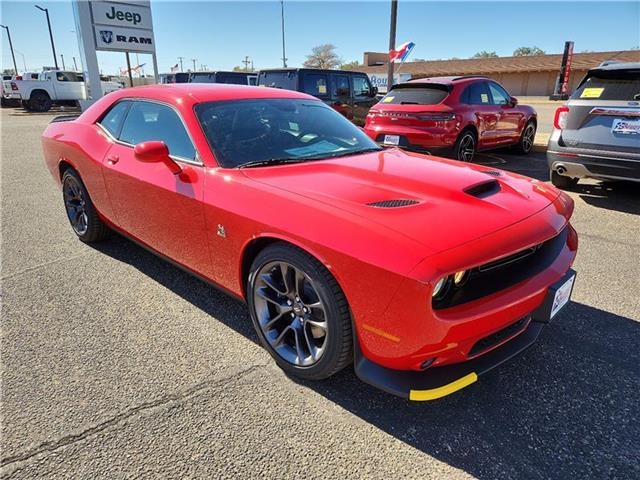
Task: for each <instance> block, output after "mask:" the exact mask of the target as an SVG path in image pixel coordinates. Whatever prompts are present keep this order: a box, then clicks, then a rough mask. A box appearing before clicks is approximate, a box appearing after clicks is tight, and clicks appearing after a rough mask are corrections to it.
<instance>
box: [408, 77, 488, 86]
mask: <svg viewBox="0 0 640 480" xmlns="http://www.w3.org/2000/svg"><path fill="white" fill-rule="evenodd" d="M487 78H488V77H485V76H484V75H462V76H455V77H453V76H451V77H425V78H416V79H414V80H409V81H408V82H406V83H441V84H444V85H452V84H454V83H460V82H468V81H471V80H478V79H484V80H486V79H487Z"/></svg>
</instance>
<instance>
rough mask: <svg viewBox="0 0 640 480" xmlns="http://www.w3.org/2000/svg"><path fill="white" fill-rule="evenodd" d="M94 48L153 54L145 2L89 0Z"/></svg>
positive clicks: (149, 7)
mask: <svg viewBox="0 0 640 480" xmlns="http://www.w3.org/2000/svg"><path fill="white" fill-rule="evenodd" d="M90 5H91V14H92V17H93V19H92V20H93V21H92V23H93V33H94V37H95V44H96V50H110V51H116V52H139V53H155V51H156V45H155V39H154V37H153V22H152V20H151V6H150V3H149V2H148V1H143V2H135V1H133V0H132V1H131V2H128V3H125V2H117V1H114V2H102V1H93V2H90Z"/></svg>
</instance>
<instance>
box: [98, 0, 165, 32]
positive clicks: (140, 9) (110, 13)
mask: <svg viewBox="0 0 640 480" xmlns="http://www.w3.org/2000/svg"><path fill="white" fill-rule="evenodd" d="M131 3H132V4H126V3H112V2H91V10H92V12H93V23H94V24H96V25H114V26H116V27H136V28H145V29H147V30H151V29H152V28H153V27H152V25H151V8H150V7H149V5H148V2H147V3H146V4H144V3H140V4H138V5H135V4H133V3H134V2H131Z"/></svg>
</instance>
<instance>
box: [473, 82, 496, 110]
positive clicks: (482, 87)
mask: <svg viewBox="0 0 640 480" xmlns="http://www.w3.org/2000/svg"><path fill="white" fill-rule="evenodd" d="M469 105H491V100H490V99H489V89H488V88H487V84H486V83H485V82H476V83H473V84H471V85H470V86H469Z"/></svg>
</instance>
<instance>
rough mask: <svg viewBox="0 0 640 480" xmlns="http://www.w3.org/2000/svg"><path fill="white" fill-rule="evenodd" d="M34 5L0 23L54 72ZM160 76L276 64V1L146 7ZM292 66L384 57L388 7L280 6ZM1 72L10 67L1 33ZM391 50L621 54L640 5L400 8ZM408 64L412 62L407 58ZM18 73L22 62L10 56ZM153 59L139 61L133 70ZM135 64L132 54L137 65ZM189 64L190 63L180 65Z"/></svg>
mask: <svg viewBox="0 0 640 480" xmlns="http://www.w3.org/2000/svg"><path fill="white" fill-rule="evenodd" d="M34 3H35V1H34V0H32V1H20V2H16V1H4V0H2V12H1V22H0V23H2V24H5V25H8V26H9V28H10V29H11V35H12V40H13V45H14V49H15V50H16V51H18V52H20V53H22V54H24V57H25V61H26V64H27V67H28V68H29V69H32V70H39V69H40V67H41V66H42V65H51V64H52V63H53V62H52V55H51V48H50V43H49V38H48V31H47V27H46V21H45V15H44V13H43V12H40V11H39V10H37V9H36V8H34V6H33V4H34ZM39 4H40V5H42V6H43V7H47V8H49V13H50V15H51V22H52V26H53V33H54V37H55V41H56V49H57V52H58V53H62V54H64V56H65V63H66V66H67V68H69V67H70V65H72V64H73V62H72V59H71V58H72V57H73V56H75V57H76V58H77V59H78V61H79V54H78V47H77V40H76V37H75V33H74V32H73V31H74V30H75V25H74V20H73V12H72V8H71V3H70V2H69V1H58V2H47V1H43V2H39ZM151 6H152V12H153V20H154V29H155V37H156V43H157V52H158V63H159V69H160V71H161V72H164V71H168V70H169V67H170V66H171V65H173V64H175V63H176V62H177V57H178V56H183V57H185V58H187V59H191V58H196V59H197V62H196V63H197V66H198V67H200V65H201V64H206V65H207V67H208V68H209V69H231V68H233V67H234V66H235V65H240V62H241V61H242V60H243V58H244V56H245V55H249V56H250V57H251V58H252V59H253V60H254V62H255V67H256V68H266V67H274V66H275V67H277V66H280V65H281V61H280V57H281V38H280V3H279V2H278V1H260V2H245V1H234V2H213V1H209V2H178V1H175V0H174V1H162V0H152V2H151ZM285 17H286V42H287V56H288V57H289V66H299V65H301V64H302V62H303V61H304V59H305V55H307V54H308V53H309V51H310V50H311V48H312V47H313V46H315V45H318V44H322V43H333V44H334V45H336V47H337V52H338V54H339V55H340V56H341V57H342V59H343V60H344V61H352V60H359V61H362V53H363V52H364V51H367V50H370V51H386V50H387V46H388V34H389V1H388V0H386V1H379V2H361V1H342V2H318V1H315V2H312V1H297V2H294V1H288V0H287V1H285ZM0 34H2V68H11V66H12V65H11V56H10V54H9V48H8V42H7V38H6V34H5V32H4V31H0ZM397 40H398V44H399V43H402V42H405V41H413V42H415V44H416V47H415V49H414V51H413V53H412V57H413V58H426V59H436V58H450V57H460V58H467V57H470V56H471V55H473V54H474V53H476V52H477V51H479V50H489V51H493V50H495V51H496V52H497V53H498V55H501V56H504V55H510V54H511V53H512V52H513V50H514V49H516V48H517V47H520V46H533V45H536V46H538V47H540V48H542V49H543V50H546V51H547V52H548V53H560V52H561V51H562V48H563V44H564V41H565V40H574V41H575V49H576V51H578V52H579V51H583V50H592V51H606V50H626V49H630V48H634V47H636V48H637V47H638V45H639V44H640V1H637V0H636V1H633V2H613V1H600V2H589V1H581V2H520V1H509V2H482V1H475V2H456V1H448V2H435V1H434V2H431V1H423V2H416V1H408V0H400V1H399V8H398V33H397ZM412 57H409V58H410V59H411V58H412ZM16 61H17V63H18V69H19V70H22V69H23V60H22V56H21V55H20V54H16ZM99 61H100V66H101V68H102V70H103V71H104V72H105V73H116V72H117V70H118V69H119V68H120V67H122V66H124V65H125V61H124V54H120V53H99ZM145 61H147V62H150V57H146V56H142V55H141V56H140V62H141V63H142V62H145ZM133 62H135V56H134V60H133ZM187 65H189V66H191V65H192V62H190V61H186V62H185V69H186V68H187Z"/></svg>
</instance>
